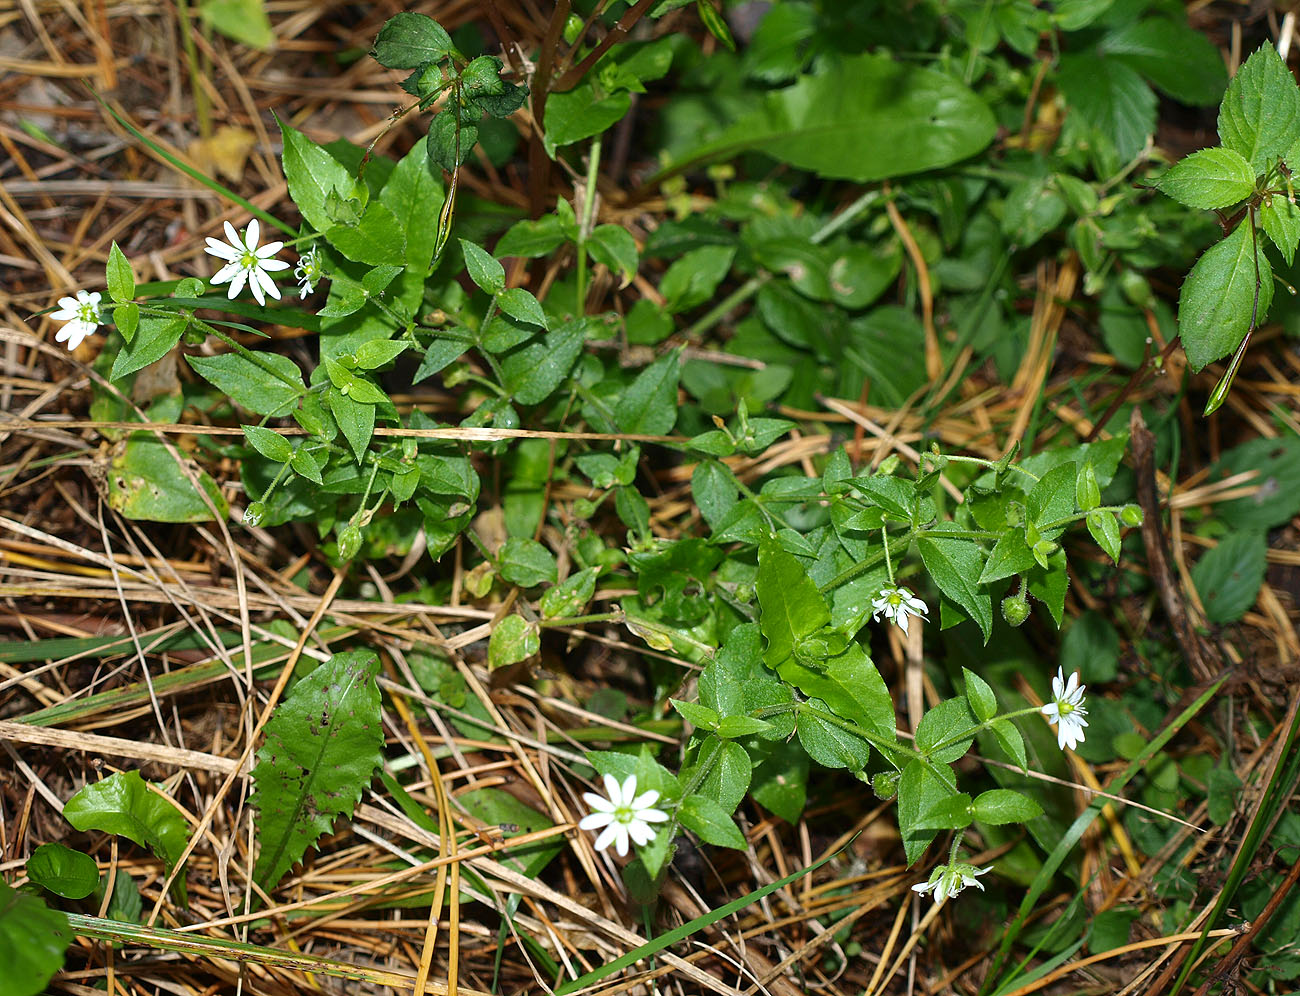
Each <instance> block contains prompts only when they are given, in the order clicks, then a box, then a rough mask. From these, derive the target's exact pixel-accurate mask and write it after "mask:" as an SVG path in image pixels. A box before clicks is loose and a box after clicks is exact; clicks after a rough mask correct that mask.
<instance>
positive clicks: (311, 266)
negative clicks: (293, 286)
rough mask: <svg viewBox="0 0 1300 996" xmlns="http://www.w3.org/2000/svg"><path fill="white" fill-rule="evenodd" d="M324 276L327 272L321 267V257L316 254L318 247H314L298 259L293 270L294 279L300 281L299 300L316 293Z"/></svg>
mask: <svg viewBox="0 0 1300 996" xmlns="http://www.w3.org/2000/svg"><path fill="white" fill-rule="evenodd" d="M324 276H325V270H324V269H323V268H322V267H321V265H320V255H319V254H318V253H317V252H316V247H315V246H312V247H311V248H310V249H308V250H307V251H306V252H305V253H303V254H302V256H301V257H300V258H299V259H298V265H297V266H295V267H294V268H293V277H294V279H295V280H297V281H298V297H299V299H300V300H301V299H303V298H305V297H306V296H307V295H308V294H310V293H311V292H312V291H314V290H315V289H316V285H317V284H318V283H320V281H321V278H322V277H324Z"/></svg>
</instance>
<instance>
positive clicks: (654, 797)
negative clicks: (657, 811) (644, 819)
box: [632, 789, 659, 809]
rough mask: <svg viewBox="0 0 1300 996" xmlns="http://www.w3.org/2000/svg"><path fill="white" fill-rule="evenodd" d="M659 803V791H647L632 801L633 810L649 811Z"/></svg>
mask: <svg viewBox="0 0 1300 996" xmlns="http://www.w3.org/2000/svg"><path fill="white" fill-rule="evenodd" d="M658 801H659V790H658V789H647V790H646V791H644V792H642V793H641V794H640V795H639V796H637V797H636V798H635V799H633V800H632V808H633V809H649V808H650V807H651V806H653V805H654V804H655V803H656V802H658Z"/></svg>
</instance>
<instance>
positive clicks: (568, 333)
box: [501, 319, 587, 405]
mask: <svg viewBox="0 0 1300 996" xmlns="http://www.w3.org/2000/svg"><path fill="white" fill-rule="evenodd" d="M586 327H587V325H586V321H585V320H584V319H576V320H572V321H567V322H565V323H564V324H563V325H557V326H556V327H555V328H554V329H552V330H551V331H550V332H548V333H546V335H545V336H543V337H542V338H541V339H539V340H536V341H534V342H532V343H529V344H526V345H522V346H519V347H517V348H515V349H513V350H511V351H510V352H508V353H506V354H505V355H504V356H503V357H502V359H501V373H502V386H503V387H505V389H506V390H507V391H509V392H510V393H511V394H512V395H513V396H514V399H515V400H516V401H518V402H519V403H520V404H521V405H536V404H539V403H541V402H543V401H545V400H546V399H547V398H548V397H550V396H551V394H552V393H553V392H554V391H555V389H556V388H557V387H559V386H560V382H561V381H563V380H564V378H565V377H566V376H567V375H568V373H569V370H570V368H571V367H572V366H573V364H574V361H575V360H577V358H578V354H579V353H580V352H582V344H583V341H584V340H585V337H586Z"/></svg>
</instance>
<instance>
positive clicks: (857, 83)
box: [548, 55, 997, 183]
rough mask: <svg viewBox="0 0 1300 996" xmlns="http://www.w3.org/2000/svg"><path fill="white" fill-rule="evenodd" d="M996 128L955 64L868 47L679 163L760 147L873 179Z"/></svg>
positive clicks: (928, 163)
mask: <svg viewBox="0 0 1300 996" xmlns="http://www.w3.org/2000/svg"><path fill="white" fill-rule="evenodd" d="M548 111H549V105H548ZM996 131H997V124H996V122H995V120H994V118H993V114H992V112H991V111H990V110H989V108H988V106H987V105H986V104H985V103H984V102H983V101H982V100H980V98H979V97H978V96H976V95H975V93H974V92H972V91H971V90H970V89H968V88H967V87H965V86H963V85H962V84H961V83H959V82H958V81H956V80H955V79H953V78H952V77H951V76H949V75H947V74H946V73H941V72H936V71H934V70H931V69H924V68H921V67H919V66H916V65H913V64H908V63H901V62H895V61H893V60H892V59H891V58H889V56H887V55H859V56H851V57H847V58H843V59H840V60H839V61H838V62H835V63H830V64H828V65H827V68H826V69H825V71H823V72H821V73H820V74H818V75H816V76H804V77H802V78H801V79H800V80H799V81H798V82H796V83H795V84H794V85H793V86H791V87H787V88H785V89H784V90H777V91H775V92H773V93H771V94H769V95H768V96H767V97H766V98H765V99H764V102H763V106H762V108H761V110H759V111H757V112H755V113H753V114H750V115H748V116H745V117H743V118H741V119H740V120H739V121H737V122H736V123H735V124H734V125H733V126H732V127H730V128H728V129H726V130H725V131H724V132H723V133H722V135H720V136H719V137H718V138H716V139H713V140H711V141H709V142H707V143H706V144H704V145H701V146H699V147H697V148H695V149H692V150H690V152H688V153H687V154H686V155H684V156H682V157H681V159H680V160H679V162H678V163H677V164H675V165H674V166H673V167H672V168H673V169H674V170H680V169H681V168H683V167H684V166H685V165H686V164H688V163H692V162H696V161H699V160H702V159H715V158H720V157H723V156H726V157H731V156H735V155H738V154H740V153H742V152H746V151H751V150H752V151H759V152H764V153H766V154H767V155H769V156H771V157H773V158H774V159H777V160H778V161H780V162H784V163H788V164H790V165H791V166H795V167H797V168H799V169H805V170H809V171H811V172H813V173H816V174H818V175H819V176H823V177H831V178H835V179H842V180H853V181H855V182H857V183H870V182H873V181H876V180H883V179H886V178H888V177H892V176H904V175H907V174H910V173H920V172H923V171H925V170H931V169H937V168H939V167H941V166H948V165H950V164H952V163H955V162H959V161H960V160H962V159H965V158H967V157H968V156H972V155H974V154H975V153H977V152H979V151H980V150H981V149H983V148H984V147H985V146H987V145H988V144H989V142H990V141H992V139H993V136H994V133H995V132H996Z"/></svg>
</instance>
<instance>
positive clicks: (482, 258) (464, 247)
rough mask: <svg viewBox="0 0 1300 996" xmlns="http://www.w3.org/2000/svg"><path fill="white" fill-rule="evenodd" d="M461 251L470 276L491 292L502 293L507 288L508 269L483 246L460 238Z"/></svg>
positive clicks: (482, 287) (483, 288) (494, 293)
mask: <svg viewBox="0 0 1300 996" xmlns="http://www.w3.org/2000/svg"><path fill="white" fill-rule="evenodd" d="M460 248H461V252H463V253H464V254H465V270H466V272H467V273H469V278H470V279H471V280H473V281H474V283H476V284H478V285H479V287H480V288H481V289H482V290H485V291H487V292H488V293H489V294H493V295H496V294H500V293H501V292H502V291H503V290H505V289H506V271H505V267H503V266H502V265H501V264H500V263H498V262H497V261H496V260H495V259H493V258H492V256H491V255H490V254H489V253H488V252H487V250H485V249H484V248H483V247H482V246H478V245H475V244H474V243H473V242H467V241H466V240H465V239H461V240H460Z"/></svg>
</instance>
